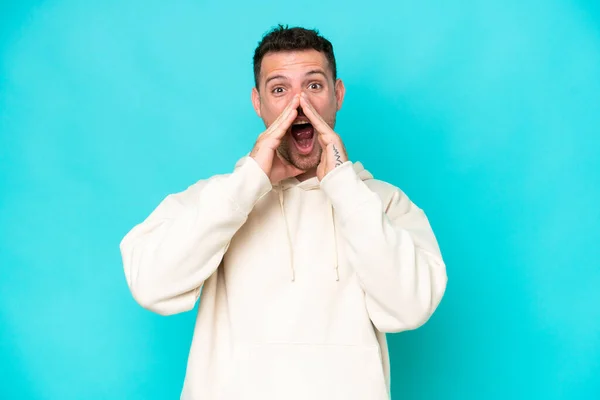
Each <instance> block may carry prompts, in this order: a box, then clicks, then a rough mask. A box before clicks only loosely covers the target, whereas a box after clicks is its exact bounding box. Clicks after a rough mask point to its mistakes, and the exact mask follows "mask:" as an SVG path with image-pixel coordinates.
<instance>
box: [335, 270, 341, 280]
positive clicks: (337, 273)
mask: <svg viewBox="0 0 600 400" xmlns="http://www.w3.org/2000/svg"><path fill="white" fill-rule="evenodd" d="M335 280H336V281H339V280H340V271H339V270H338V268H337V267H335Z"/></svg>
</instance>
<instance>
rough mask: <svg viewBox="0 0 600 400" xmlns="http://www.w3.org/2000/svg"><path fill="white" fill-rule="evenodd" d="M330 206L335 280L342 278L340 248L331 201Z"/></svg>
mask: <svg viewBox="0 0 600 400" xmlns="http://www.w3.org/2000/svg"><path fill="white" fill-rule="evenodd" d="M329 208H330V210H331V223H332V224H333V254H334V257H335V259H334V261H333V268H335V280H336V281H339V280H340V269H339V266H338V248H337V234H336V230H335V216H334V212H333V204H331V202H330V203H329Z"/></svg>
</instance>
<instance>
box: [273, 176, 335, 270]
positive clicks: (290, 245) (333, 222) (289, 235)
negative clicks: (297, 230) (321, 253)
mask: <svg viewBox="0 0 600 400" xmlns="http://www.w3.org/2000/svg"><path fill="white" fill-rule="evenodd" d="M276 191H277V194H278V195H279V206H280V207H281V216H282V217H283V221H284V222H285V232H286V234H287V240H288V247H289V250H290V271H291V273H292V282H294V281H295V280H296V270H295V268H294V245H293V243H292V235H291V233H290V226H289V224H288V220H287V218H286V217H285V208H284V205H283V188H282V187H281V186H279V188H278V190H276ZM329 209H330V210H331V214H330V215H331V223H332V225H333V247H334V249H333V256H334V262H333V268H334V272H335V280H336V281H339V280H340V272H339V265H338V247H337V234H336V229H335V217H334V211H333V204H331V202H330V203H329Z"/></svg>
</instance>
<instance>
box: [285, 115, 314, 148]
mask: <svg viewBox="0 0 600 400" xmlns="http://www.w3.org/2000/svg"><path fill="white" fill-rule="evenodd" d="M291 136H292V139H293V142H294V144H295V145H296V148H297V149H298V152H300V153H301V154H310V153H311V152H312V150H313V147H314V144H315V129H314V128H313V126H312V124H311V123H310V122H309V121H308V120H306V119H298V120H296V121H294V123H293V124H292V128H291Z"/></svg>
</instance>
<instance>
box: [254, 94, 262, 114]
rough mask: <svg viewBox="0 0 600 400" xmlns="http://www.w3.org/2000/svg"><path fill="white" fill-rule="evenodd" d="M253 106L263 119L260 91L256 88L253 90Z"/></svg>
mask: <svg viewBox="0 0 600 400" xmlns="http://www.w3.org/2000/svg"><path fill="white" fill-rule="evenodd" d="M252 106H253V107H254V111H255V112H256V115H258V117H259V118H262V117H261V115H260V94H258V90H257V89H256V87H253V88H252Z"/></svg>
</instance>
